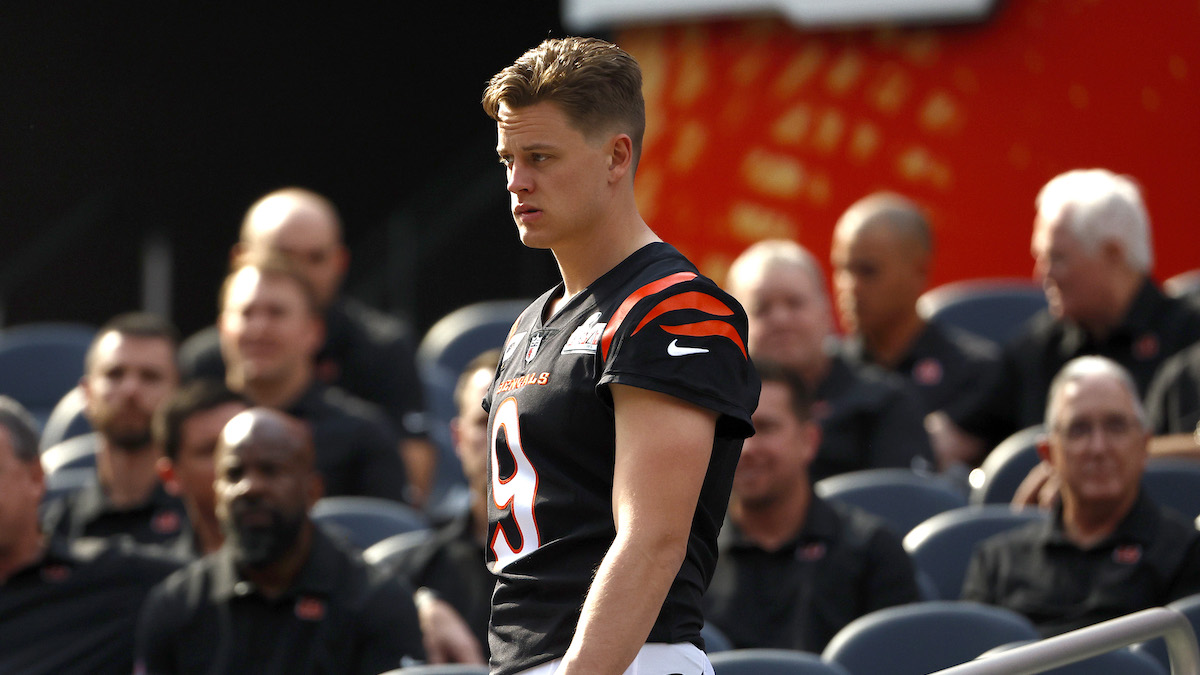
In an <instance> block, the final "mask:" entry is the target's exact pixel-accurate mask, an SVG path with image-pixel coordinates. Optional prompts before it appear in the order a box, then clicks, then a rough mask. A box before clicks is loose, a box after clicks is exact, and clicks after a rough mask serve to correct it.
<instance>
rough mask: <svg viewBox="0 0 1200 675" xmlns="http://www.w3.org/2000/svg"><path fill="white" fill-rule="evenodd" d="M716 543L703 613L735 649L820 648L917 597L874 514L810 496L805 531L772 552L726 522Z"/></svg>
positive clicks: (897, 547)
mask: <svg viewBox="0 0 1200 675" xmlns="http://www.w3.org/2000/svg"><path fill="white" fill-rule="evenodd" d="M718 548H719V550H720V556H719V557H718V558H717V569H716V572H715V573H714V574H713V579H712V583H711V584H709V587H708V591H707V592H706V593H705V595H704V617H705V620H706V621H708V622H710V623H712V624H713V625H715V626H716V627H717V628H719V629H721V631H722V632H723V633H725V634H726V636H728V637H729V639H730V641H732V642H733V644H734V646H735V647H738V648H752V647H772V648H779V649H801V650H804V651H810V652H816V653H820V652H821V650H822V649H824V648H825V645H826V643H828V642H829V640H830V638H832V637H833V635H834V634H835V633H837V631H838V630H839V629H841V628H842V627H843V626H845V625H846V624H848V623H850V622H851V621H853V620H854V619H856V618H858V617H860V616H862V615H863V614H866V613H868V612H872V611H874V610H877V609H882V608H884V607H890V606H892V605H899V604H904V603H907V602H915V601H917V600H918V599H919V592H918V589H917V582H916V572H915V570H914V567H913V563H912V560H910V559H909V557H908V554H907V553H905V551H904V547H903V546H901V544H900V540H899V538H897V537H896V535H894V534H892V533H891V532H890V531H889V530H888V529H887V527H886V526H885V525H884V524H883V522H882V521H880V520H879V519H878V518H875V517H874V516H871V515H869V514H867V513H866V512H864V511H862V510H860V509H856V508H853V507H849V506H846V505H843V504H835V503H832V502H826V501H823V500H821V499H820V498H818V497H817V496H816V495H813V497H812V502H811V503H810V504H809V507H808V515H807V517H806V518H805V522H804V527H803V529H802V530H801V531H800V532H799V533H798V534H797V535H796V538H795V539H793V540H791V541H790V542H788V543H787V544H784V545H783V546H782V547H780V548H779V549H778V550H776V551H767V550H764V549H762V548H760V547H759V546H758V545H757V544H755V543H754V542H752V541H750V540H748V539H746V537H745V535H743V534H742V532H741V530H740V529H739V528H738V527H737V526H736V525H734V524H733V522H732V521H727V522H726V523H725V527H724V528H723V529H722V531H721V536H720V538H719V540H718Z"/></svg>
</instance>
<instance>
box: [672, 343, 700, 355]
mask: <svg viewBox="0 0 1200 675" xmlns="http://www.w3.org/2000/svg"><path fill="white" fill-rule="evenodd" d="M667 353H668V354H670V355H671V356H687V355H689V354H707V353H708V350H707V349H705V348H703V347H680V346H679V340H671V344H669V345H667Z"/></svg>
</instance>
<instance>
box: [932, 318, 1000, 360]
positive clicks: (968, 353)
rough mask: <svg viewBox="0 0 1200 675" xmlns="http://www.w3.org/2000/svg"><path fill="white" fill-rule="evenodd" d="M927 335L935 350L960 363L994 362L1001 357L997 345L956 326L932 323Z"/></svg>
mask: <svg viewBox="0 0 1200 675" xmlns="http://www.w3.org/2000/svg"><path fill="white" fill-rule="evenodd" d="M926 335H927V336H928V337H929V339H930V344H931V345H932V347H933V348H934V349H936V350H938V351H939V352H941V353H942V354H943V355H949V356H950V357H953V358H955V359H957V360H959V361H963V362H968V363H979V362H992V361H995V360H996V359H998V358H999V356H1000V347H999V346H998V345H997V344H996V343H994V342H992V341H991V340H988V339H986V338H983V337H980V336H978V335H975V334H974V333H971V332H969V331H965V330H963V329H961V328H957V327H955V326H946V325H942V324H939V323H935V322H930V323H929V324H928V328H927V329H926Z"/></svg>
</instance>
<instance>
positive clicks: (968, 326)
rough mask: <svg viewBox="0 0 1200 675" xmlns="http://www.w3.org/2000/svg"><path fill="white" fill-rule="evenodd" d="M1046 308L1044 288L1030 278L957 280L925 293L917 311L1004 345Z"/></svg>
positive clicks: (928, 317)
mask: <svg viewBox="0 0 1200 675" xmlns="http://www.w3.org/2000/svg"><path fill="white" fill-rule="evenodd" d="M1045 308H1046V296H1045V294H1044V293H1043V292H1042V288H1041V286H1039V285H1038V284H1036V283H1034V282H1033V281H1031V280H1028V279H972V280H965V281H954V282H951V283H948V284H943V285H941V286H938V287H937V288H932V289H930V290H928V291H926V292H925V293H924V294H923V295H922V296H921V297H920V298H919V299H918V300H917V311H918V312H920V314H921V316H923V317H924V318H925V319H927V320H929V321H936V322H938V323H941V324H943V325H948V326H955V327H957V328H961V329H963V330H967V331H970V332H972V333H975V334H976V335H979V336H981V337H984V338H987V339H989V340H992V341H993V342H996V343H998V344H1003V343H1004V342H1006V341H1007V340H1008V339H1009V338H1010V337H1012V336H1013V335H1015V334H1016V333H1017V332H1018V331H1019V330H1020V329H1021V325H1022V324H1024V323H1025V321H1026V320H1027V319H1029V317H1031V316H1033V315H1034V314H1037V313H1038V312H1039V311H1041V310H1043V309H1045Z"/></svg>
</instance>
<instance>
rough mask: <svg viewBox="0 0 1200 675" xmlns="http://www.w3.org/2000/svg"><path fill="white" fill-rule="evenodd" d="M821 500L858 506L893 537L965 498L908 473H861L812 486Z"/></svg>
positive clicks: (936, 482) (931, 477)
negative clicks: (881, 521)
mask: <svg viewBox="0 0 1200 675" xmlns="http://www.w3.org/2000/svg"><path fill="white" fill-rule="evenodd" d="M813 490H815V491H816V493H817V496H819V497H821V498H822V499H831V500H835V501H839V502H842V503H845V504H850V505H851V506H857V507H858V508H860V509H863V510H865V511H867V512H869V513H872V514H874V515H876V516H877V517H879V518H881V519H882V520H883V521H884V522H885V523H887V525H888V528H889V529H891V530H892V531H893V532H894V533H895V534H896V536H898V537H903V536H904V535H905V534H907V533H908V531H909V530H911V529H912V528H913V527H916V526H917V525H918V524H920V523H921V522H923V521H925V520H926V519H928V518H930V517H931V516H934V515H936V514H938V513H942V512H943V511H949V510H951V509H956V508H959V507H961V506H966V504H967V498H966V495H964V494H963V493H962V492H961V491H960V490H959V489H958V488H956V487H954V486H952V485H951V484H949V483H947V482H946V481H945V480H944V479H942V478H940V477H938V476H935V475H932V474H925V473H919V472H916V471H912V470H910V469H892V468H888V469H863V470H861V471H851V472H849V473H843V474H838V475H836V476H829V477H828V478H822V479H821V480H819V481H817V482H816V484H815V485H813Z"/></svg>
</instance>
